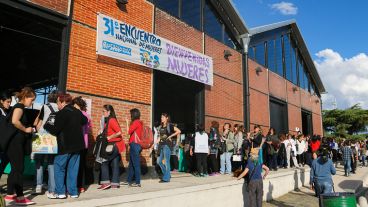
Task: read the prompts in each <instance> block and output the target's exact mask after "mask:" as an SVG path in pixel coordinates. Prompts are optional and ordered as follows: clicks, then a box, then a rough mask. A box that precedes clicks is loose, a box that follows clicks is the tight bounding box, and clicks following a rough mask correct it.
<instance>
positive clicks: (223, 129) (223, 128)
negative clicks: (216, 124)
mask: <svg viewBox="0 0 368 207" xmlns="http://www.w3.org/2000/svg"><path fill="white" fill-rule="evenodd" d="M226 124H228V125H229V130H230V128H231V124H230V123H228V122H226V123H225V124H224V126H223V127H222V131H223V132H224V131H225V125H226Z"/></svg>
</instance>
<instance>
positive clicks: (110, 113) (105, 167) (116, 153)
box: [98, 104, 125, 190]
mask: <svg viewBox="0 0 368 207" xmlns="http://www.w3.org/2000/svg"><path fill="white" fill-rule="evenodd" d="M102 112H103V115H104V117H105V119H106V121H105V123H106V124H105V126H104V133H105V135H106V139H107V143H108V144H107V147H106V148H108V147H109V145H110V146H111V145H112V150H111V151H110V152H108V156H107V157H106V161H104V162H102V164H101V182H100V183H101V186H100V187H99V188H98V189H100V190H106V189H109V188H112V189H118V188H119V187H120V159H121V156H120V155H121V153H122V152H123V151H125V143H124V140H123V137H122V132H121V128H120V125H119V123H118V120H117V118H116V114H115V110H114V107H112V106H111V105H108V104H107V105H104V106H103V109H102ZM110 166H111V171H112V172H111V176H110ZM110 178H111V181H110Z"/></svg>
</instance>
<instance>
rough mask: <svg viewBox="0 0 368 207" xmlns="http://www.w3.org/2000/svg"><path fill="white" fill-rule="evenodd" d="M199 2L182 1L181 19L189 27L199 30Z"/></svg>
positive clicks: (197, 0)
mask: <svg viewBox="0 0 368 207" xmlns="http://www.w3.org/2000/svg"><path fill="white" fill-rule="evenodd" d="M200 12H201V1H200V0H183V1H182V10H181V19H182V20H183V21H184V22H186V23H187V24H189V25H190V26H192V27H194V28H196V29H198V30H200V29H201V13H200Z"/></svg>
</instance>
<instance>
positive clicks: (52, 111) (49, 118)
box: [45, 104, 56, 126]
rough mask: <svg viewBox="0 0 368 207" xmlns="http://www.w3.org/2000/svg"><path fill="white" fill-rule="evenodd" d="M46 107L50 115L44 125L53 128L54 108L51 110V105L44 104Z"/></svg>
mask: <svg viewBox="0 0 368 207" xmlns="http://www.w3.org/2000/svg"><path fill="white" fill-rule="evenodd" d="M46 106H47V107H49V109H50V111H51V113H50V115H49V117H48V118H47V120H46V123H45V124H48V125H51V126H54V125H55V117H56V112H55V110H54V108H52V106H51V104H46Z"/></svg>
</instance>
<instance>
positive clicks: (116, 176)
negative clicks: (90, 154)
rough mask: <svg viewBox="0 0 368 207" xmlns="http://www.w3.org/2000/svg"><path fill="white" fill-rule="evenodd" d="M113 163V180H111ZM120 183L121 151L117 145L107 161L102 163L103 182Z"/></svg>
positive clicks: (116, 184)
mask: <svg viewBox="0 0 368 207" xmlns="http://www.w3.org/2000/svg"><path fill="white" fill-rule="evenodd" d="M110 165H111V171H112V172H111V182H110ZM110 183H111V185H115V186H118V185H120V153H119V150H118V149H117V147H116V146H115V147H114V149H113V152H112V154H111V155H110V156H109V158H108V159H107V161H106V162H103V163H102V164H101V184H110Z"/></svg>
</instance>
